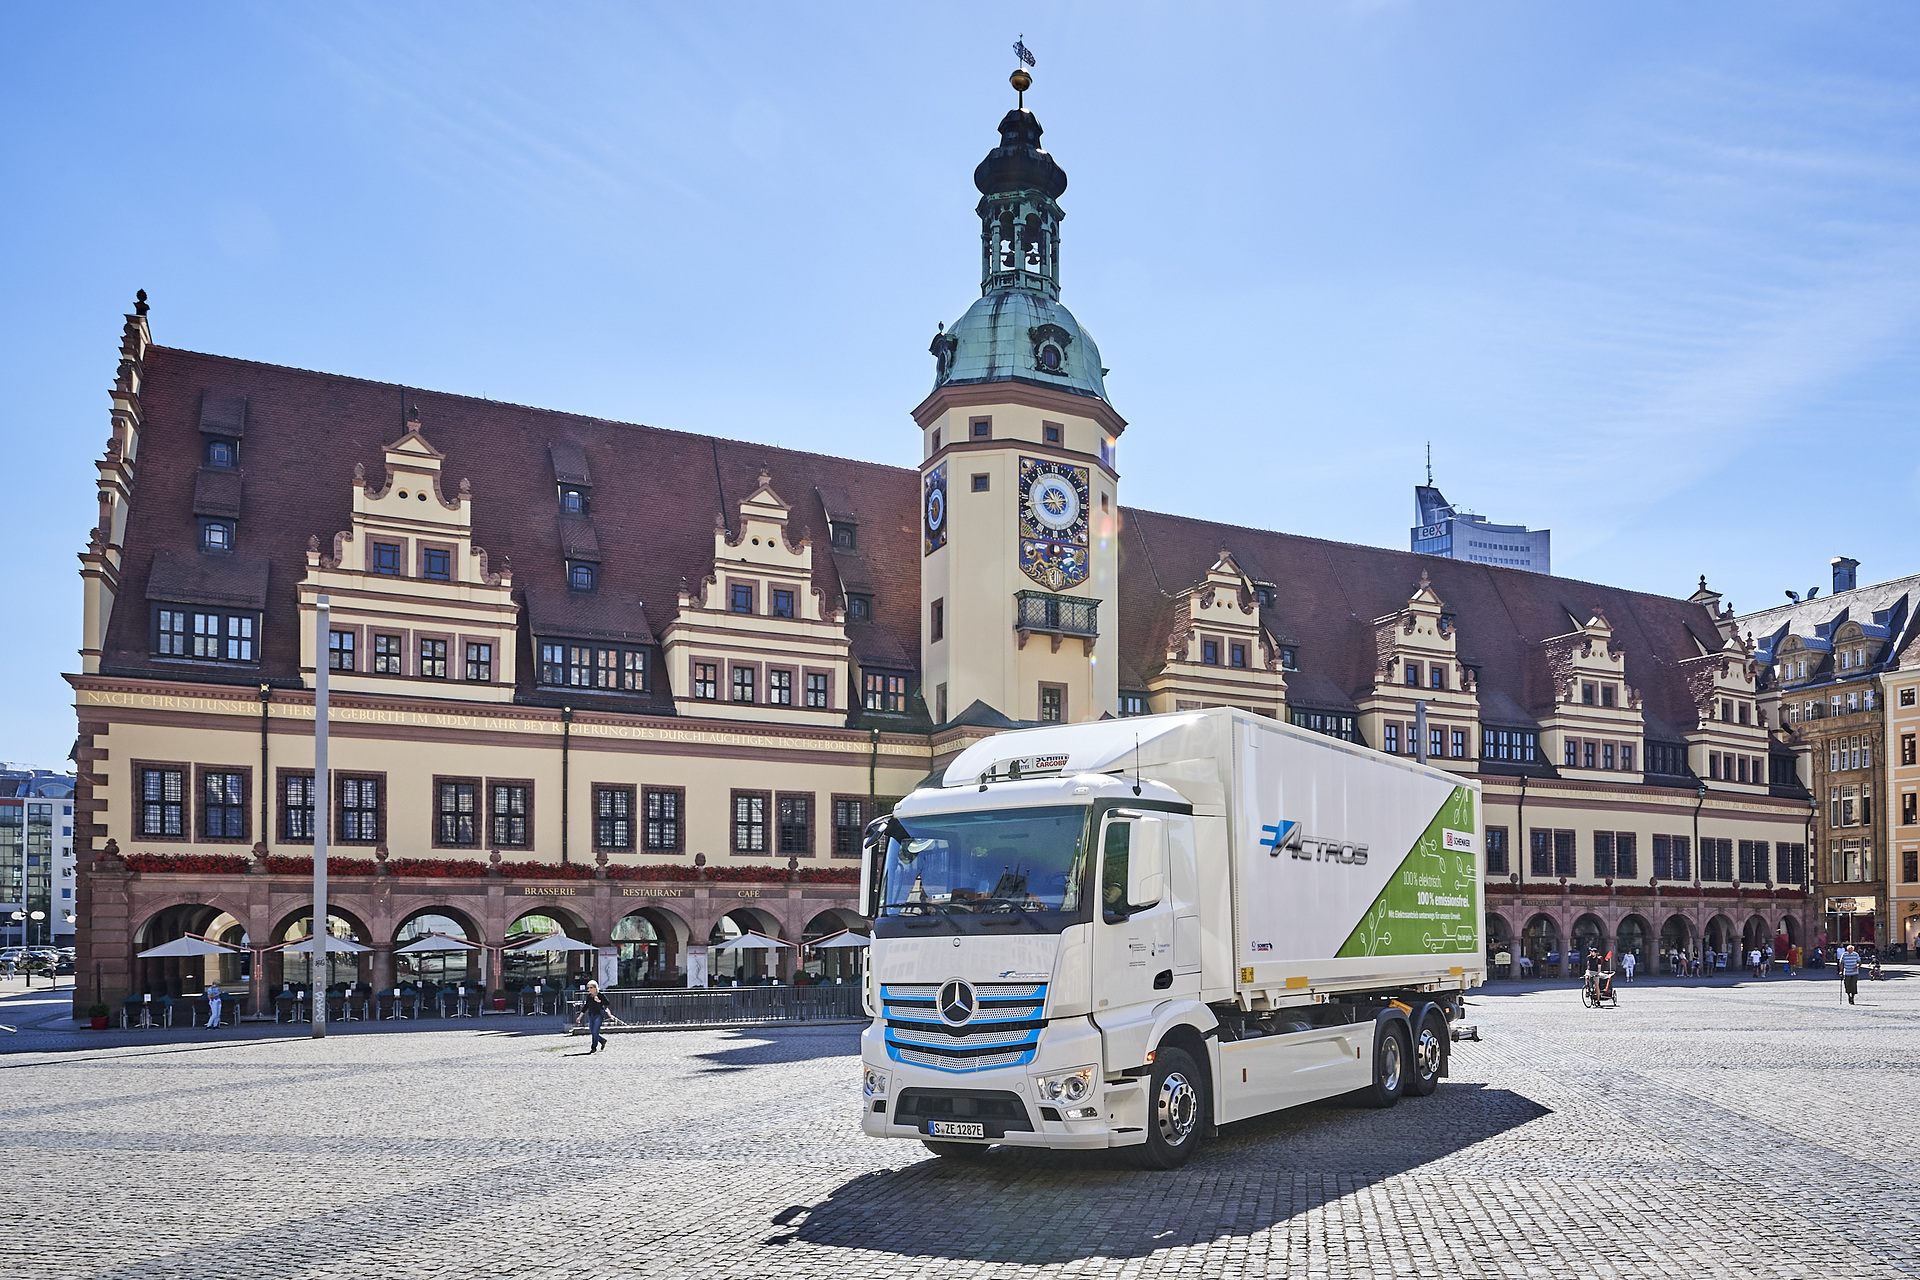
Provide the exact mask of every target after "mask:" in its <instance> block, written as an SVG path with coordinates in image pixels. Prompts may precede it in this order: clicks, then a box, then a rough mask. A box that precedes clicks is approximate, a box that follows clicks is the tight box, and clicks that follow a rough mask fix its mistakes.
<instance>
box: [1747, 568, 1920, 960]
mask: <svg viewBox="0 0 1920 1280" xmlns="http://www.w3.org/2000/svg"><path fill="white" fill-rule="evenodd" d="M1832 568H1833V591H1832V594H1830V595H1826V596H1820V595H1818V594H1817V591H1816V592H1814V593H1809V596H1810V598H1808V599H1804V600H1800V599H1796V600H1794V601H1793V602H1791V603H1789V604H1785V605H1782V606H1780V607H1779V608H1776V609H1766V610H1762V611H1761V612H1758V613H1751V614H1747V615H1745V616H1744V617H1742V618H1740V619H1739V620H1738V622H1739V626H1740V628H1741V629H1742V630H1743V631H1744V632H1746V634H1748V635H1749V636H1751V637H1753V643H1754V645H1755V647H1756V652H1755V658H1756V660H1758V661H1759V662H1760V664H1761V666H1762V668H1763V670H1764V671H1765V678H1764V680H1763V685H1764V689H1765V692H1764V694H1763V697H1762V709H1763V713H1764V714H1765V715H1767V717H1768V718H1769V721H1770V722H1771V723H1772V724H1774V725H1776V726H1778V727H1779V728H1780V729H1781V730H1782V731H1783V732H1781V733H1780V734H1779V735H1778V738H1777V740H1778V741H1779V742H1780V744H1781V746H1782V748H1783V753H1782V754H1779V755H1777V756H1776V757H1775V767H1776V768H1777V769H1779V770H1781V771H1784V770H1785V769H1786V767H1787V766H1788V764H1789V759H1788V757H1787V755H1786V754H1784V752H1787V751H1790V752H1791V753H1792V757H1793V759H1792V762H1791V763H1792V765H1793V767H1794V769H1795V772H1796V774H1797V778H1798V779H1799V780H1801V781H1804V782H1805V783H1806V784H1807V785H1808V786H1809V787H1811V788H1812V793H1813V804H1812V808H1811V810H1810V812H1809V814H1808V819H1809V823H1810V829H1811V831H1812V833H1813V840H1812V852H1813V855H1814V856H1813V859H1812V884H1813V888H1814V892H1815V895H1816V897H1817V899H1818V902H1817V909H1818V911H1819V912H1820V918H1821V932H1824V933H1825V934H1827V935H1828V937H1829V938H1831V939H1832V940H1834V941H1836V942H1838V941H1843V940H1851V941H1853V942H1871V943H1875V944H1879V945H1884V944H1886V943H1888V942H1898V941H1902V940H1903V936H1904V933H1905V931H1906V930H1907V929H1908V925H1906V924H1904V923H1899V922H1898V921H1899V919H1900V918H1899V917H1896V915H1895V908H1894V906H1893V899H1894V898H1895V896H1896V889H1895V882H1896V881H1897V880H1899V879H1900V878H1901V877H1902V875H1903V873H1904V871H1905V867H1904V865H1903V863H1904V861H1905V859H1904V858H1903V857H1902V853H1903V851H1904V850H1905V849H1908V848H1913V847H1915V839H1914V836H1915V834H1916V830H1915V819H1914V817H1913V816H1912V812H1913V804H1914V801H1913V799H1912V798H1911V797H1912V795H1913V790H1912V783H1913V781H1914V775H1913V774H1912V773H1911V772H1908V773H1897V772H1895V770H1897V769H1898V768H1899V766H1897V765H1895V766H1893V767H1892V768H1890V767H1889V766H1890V761H1892V760H1897V759H1898V755H1897V752H1898V749H1899V748H1898V746H1897V745H1896V743H1897V738H1896V737H1895V733H1896V732H1898V731H1896V730H1891V729H1890V726H1889V716H1888V707H1887V699H1888V696H1889V690H1893V691H1895V692H1894V697H1895V700H1896V701H1897V700H1898V697H1899V696H1900V695H1899V693H1898V690H1900V689H1907V688H1909V686H1910V685H1911V684H1912V683H1913V681H1912V680H1910V679H1908V678H1905V677H1901V678H1895V673H1896V672H1898V671H1899V670H1900V669H1901V667H1902V666H1903V659H1904V661H1906V662H1912V661H1914V660H1915V655H1916V652H1917V651H1916V649H1915V646H1916V644H1917V643H1920V611H1917V610H1916V605H1920V575H1916V576H1913V577H1906V578H1897V579H1895V580H1893V581H1891V582H1882V583H1877V584H1874V585H1872V586H1866V587H1862V586H1859V585H1857V581H1858V577H1857V575H1858V569H1859V562H1858V561H1855V560H1851V559H1848V558H1846V557H1844V556H1836V557H1835V558H1834V560H1833V562H1832ZM1907 696H1908V697H1911V696H1912V694H1911V693H1910V692H1909V693H1908V694H1907ZM1909 715H1911V713H1909ZM1903 785H1904V786H1907V787H1908V788H1909V789H1908V790H1907V791H1906V792H1905V793H1904V794H1905V796H1907V797H1908V798H1906V799H1902V798H1901V797H1902V794H1903V793H1902V792H1901V791H1900V790H1899V788H1900V787H1901V786H1903ZM1903 806H1904V807H1903ZM1903 828H1904V830H1903ZM1898 838H1904V840H1905V843H1904V845H1903V844H1899V843H1897V839H1898ZM1912 892H1913V891H1912V890H1908V891H1907V894H1906V895H1901V896H1909V895H1911V894H1912Z"/></svg>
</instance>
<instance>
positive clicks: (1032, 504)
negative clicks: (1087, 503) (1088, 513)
mask: <svg viewBox="0 0 1920 1280" xmlns="http://www.w3.org/2000/svg"><path fill="white" fill-rule="evenodd" d="M1027 506H1028V509H1029V511H1030V513H1031V514H1032V516H1033V520H1034V523H1036V524H1038V525H1040V526H1042V527H1044V528H1047V529H1052V530H1054V531H1056V532H1058V531H1059V530H1061V529H1070V528H1072V527H1073V523H1074V521H1076V520H1078V519H1079V518H1080V495H1079V494H1077V493H1075V492H1074V491H1073V486H1072V485H1070V484H1068V483H1067V482H1066V481H1065V480H1063V479H1061V478H1060V477H1059V476H1040V477H1039V478H1037V479H1036V480H1034V482H1033V484H1032V486H1031V487H1030V488H1029V489H1028V490H1027Z"/></svg>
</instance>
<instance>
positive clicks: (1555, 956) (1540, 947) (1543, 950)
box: [1516, 911, 1560, 978]
mask: <svg viewBox="0 0 1920 1280" xmlns="http://www.w3.org/2000/svg"><path fill="white" fill-rule="evenodd" d="M1559 952H1560V925H1559V922H1558V921H1556V920H1555V919H1554V918H1553V917H1552V916H1550V915H1548V914H1547V913H1546V912H1544V911H1543V912H1541V913H1540V914H1539V915H1536V916H1535V917H1533V919H1531V920H1529V921H1527V927H1526V928H1525V929H1524V930H1522V931H1521V934H1520V954H1521V956H1522V957H1524V958H1525V959H1526V960H1527V962H1528V963H1526V964H1523V965H1520V966H1519V967H1520V969H1521V971H1522V975H1523V976H1525V975H1526V974H1528V973H1531V974H1532V975H1534V976H1538V977H1543V978H1544V977H1546V976H1547V970H1548V967H1549V966H1550V965H1551V966H1553V967H1554V968H1555V969H1556V971H1557V969H1558V966H1559V963H1560V955H1559ZM1549 956H1551V957H1552V959H1551V960H1549V959H1548V957H1549ZM1516 963H1517V962H1516Z"/></svg>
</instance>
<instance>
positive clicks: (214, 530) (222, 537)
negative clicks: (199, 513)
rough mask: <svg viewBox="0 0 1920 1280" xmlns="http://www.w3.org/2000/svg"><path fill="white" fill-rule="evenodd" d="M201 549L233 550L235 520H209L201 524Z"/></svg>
mask: <svg viewBox="0 0 1920 1280" xmlns="http://www.w3.org/2000/svg"><path fill="white" fill-rule="evenodd" d="M200 549H201V550H202V551H231V550H233V521H231V520H208V521H205V522H204V523H202V524H201V526H200Z"/></svg>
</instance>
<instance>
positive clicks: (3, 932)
mask: <svg viewBox="0 0 1920 1280" xmlns="http://www.w3.org/2000/svg"><path fill="white" fill-rule="evenodd" d="M73 792H74V778H73V775H72V774H67V773H53V772H51V771H49V770H46V769H32V768H23V767H7V766H0V946H56V947H64V946H70V945H71V944H72V942H73V919H74V897H73V891H74V856H73V827H74V822H73ZM16 911H17V912H20V913H21V918H20V919H19V920H15V919H14V918H13V914H14V912H16ZM35 913H38V915H39V919H37V920H36V919H34V915H35Z"/></svg>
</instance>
